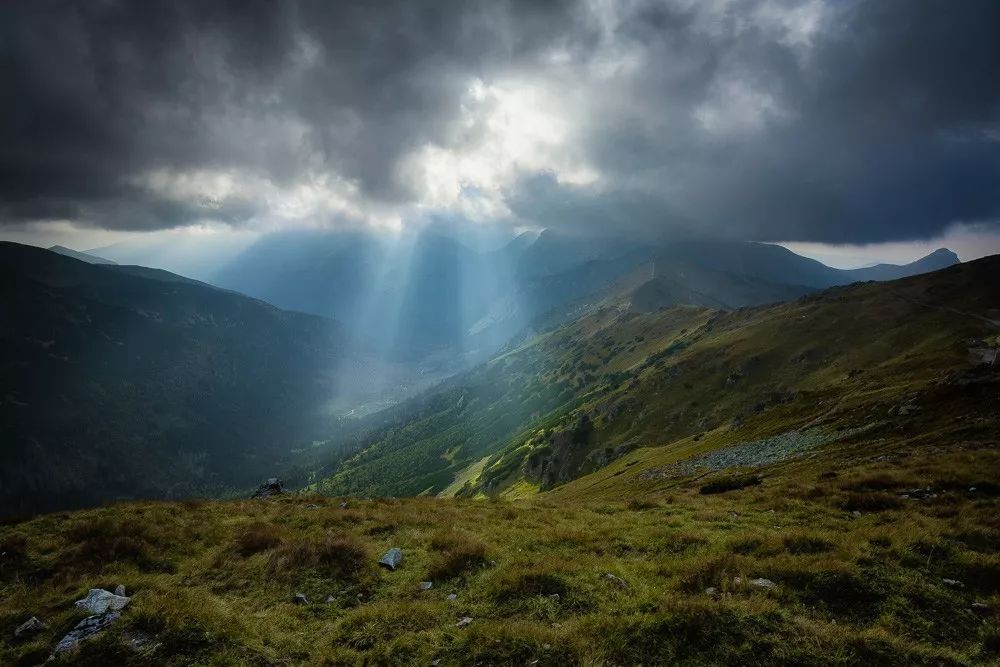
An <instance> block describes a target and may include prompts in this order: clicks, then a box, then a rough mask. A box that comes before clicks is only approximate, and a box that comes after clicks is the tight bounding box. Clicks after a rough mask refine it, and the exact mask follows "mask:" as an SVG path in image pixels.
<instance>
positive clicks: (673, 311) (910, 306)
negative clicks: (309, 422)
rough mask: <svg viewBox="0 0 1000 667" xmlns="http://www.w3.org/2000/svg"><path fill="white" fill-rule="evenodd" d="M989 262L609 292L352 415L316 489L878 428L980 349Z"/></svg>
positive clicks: (510, 475) (477, 482)
mask: <svg viewBox="0 0 1000 667" xmlns="http://www.w3.org/2000/svg"><path fill="white" fill-rule="evenodd" d="M998 271H1000V259H998V258H987V259H984V260H980V261H978V262H972V263H969V264H964V265H960V266H955V267H952V268H949V269H946V270H944V271H940V272H937V273H934V274H928V275H924V276H918V277H914V278H908V279H905V280H901V281H896V282H892V283H864V284H857V285H852V286H848V287H841V288H835V289H832V290H828V291H826V292H823V293H819V294H816V295H812V296H807V297H803V298H801V299H799V300H797V301H795V302H792V303H786V304H779V305H775V306H767V307H758V308H743V309H738V310H735V311H713V310H710V309H707V308H693V307H677V308H669V309H661V310H657V311H654V312H635V311H634V309H633V307H632V303H631V302H630V301H629V300H628V299H625V300H622V298H621V297H618V298H617V299H616V298H615V297H611V298H609V299H608V300H606V301H605V302H604V303H605V307H603V308H602V309H601V310H599V311H598V312H596V313H592V314H590V315H586V316H584V317H583V318H581V319H579V320H577V321H576V322H574V323H572V324H570V325H568V326H565V327H562V328H557V329H554V330H552V331H548V332H545V333H542V334H539V335H538V336H536V337H534V338H532V339H531V340H529V341H527V342H526V343H524V344H523V345H521V346H519V347H517V348H516V349H513V350H510V351H508V352H507V353H506V354H502V355H500V356H498V357H496V358H495V359H493V360H492V361H491V362H490V363H488V364H486V365H484V366H482V367H480V368H478V369H476V370H474V371H472V372H470V373H467V374H465V375H462V376H459V377H457V378H455V379H453V380H452V381H450V382H449V383H448V384H447V385H446V386H444V387H442V388H440V389H439V390H437V391H435V392H432V393H430V394H428V395H426V396H424V397H422V398H421V399H419V400H415V401H413V402H410V403H406V404H403V405H401V406H397V407H396V408H394V409H393V410H392V411H391V412H390V413H386V414H384V415H379V416H378V417H377V420H380V421H373V422H370V423H365V424H362V425H361V426H360V427H359V429H360V430H359V433H358V434H357V435H356V436H355V438H354V439H353V440H352V441H351V442H350V443H349V444H347V445H344V443H337V444H338V446H344V450H345V451H347V452H353V454H351V455H350V456H347V457H345V458H343V459H340V460H336V461H334V463H333V467H332V474H330V475H328V476H327V473H326V472H325V471H321V472H320V475H321V476H325V478H324V479H323V480H322V481H320V482H319V483H318V484H317V485H316V487H315V488H317V489H318V490H321V491H324V492H329V493H358V494H362V493H364V494H376V495H386V494H388V495H415V494H419V493H439V492H441V491H443V490H444V489H446V488H448V489H449V491H453V490H454V488H455V484H454V482H455V480H456V479H459V478H460V477H461V478H465V479H466V480H467V482H466V483H464V484H463V485H462V486H461V487H460V490H459V492H460V493H462V494H464V495H475V494H477V493H485V494H488V495H497V494H503V495H513V496H519V495H523V494H525V493H531V492H534V491H536V490H538V489H542V490H545V489H551V488H555V487H557V486H558V485H560V484H563V483H565V482H567V481H570V480H572V479H575V478H578V477H580V476H581V475H585V474H588V473H590V472H593V471H594V470H597V469H599V468H601V467H603V466H606V465H607V464H609V463H610V462H612V461H614V460H616V459H618V458H620V457H622V456H625V455H626V454H628V453H629V452H631V451H633V450H636V449H651V448H655V449H658V450H663V451H670V452H675V451H676V452H677V453H676V454H664V455H665V456H668V457H669V456H680V455H681V454H682V453H690V452H699V451H708V450H711V449H713V448H719V447H724V446H728V445H735V444H738V443H744V442H755V441H759V440H762V439H766V438H773V437H779V436H781V435H782V434H786V433H792V432H797V431H798V430H805V431H808V433H807V435H805V436H803V438H801V439H802V440H804V441H808V442H815V443H819V442H825V441H827V440H829V438H830V437H832V435H834V434H836V433H838V432H840V431H851V432H854V431H859V433H860V432H861V430H862V429H863V434H864V437H868V438H880V437H884V436H885V434H886V433H892V432H895V431H896V430H897V429H899V428H908V427H912V425H913V424H915V423H916V421H917V420H918V417H915V416H913V415H908V413H911V412H912V413H916V412H917V410H918V409H919V407H920V406H921V405H922V404H924V403H926V401H927V400H928V399H927V395H928V392H929V391H930V390H931V389H932V388H933V387H936V386H938V384H939V383H940V382H942V381H943V379H945V378H947V377H948V375H949V374H950V373H963V372H965V371H967V370H969V369H971V368H973V367H974V366H975V364H977V363H979V362H981V361H982V358H983V357H982V355H983V354H984V350H985V349H986V347H988V344H987V343H984V342H982V341H984V340H994V338H993V337H995V336H996V334H997V332H998V330H1000V324H997V323H996V322H997V321H1000V315H998V313H997V310H996V309H997V306H998V304H1000V286H998V285H997V284H996V281H995V280H993V276H995V275H997V272H998ZM976 341H979V342H976ZM984 346H986V347H984ZM962 387H965V385H962ZM963 390H964V389H963ZM904 405H905V406H909V407H906V408H905V410H904V413H906V414H899V411H900V407H901V406H904ZM893 409H895V412H894V413H892V414H890V412H891V411H892V410H893ZM907 425H910V426H907ZM789 437H793V436H789ZM796 446H797V445H796ZM473 466H475V468H473ZM472 470H475V471H476V472H475V474H470V471H472Z"/></svg>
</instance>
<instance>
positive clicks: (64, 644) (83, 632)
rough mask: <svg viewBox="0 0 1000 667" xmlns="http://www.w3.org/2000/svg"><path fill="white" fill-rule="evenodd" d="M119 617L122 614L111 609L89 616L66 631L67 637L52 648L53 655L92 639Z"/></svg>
mask: <svg viewBox="0 0 1000 667" xmlns="http://www.w3.org/2000/svg"><path fill="white" fill-rule="evenodd" d="M105 592H107V591H105ZM119 618H121V614H120V613H119V612H117V611H109V612H108V613H106V614H98V615H96V616H88V617H87V618H85V619H83V620H82V621H80V622H79V623H77V624H76V627H75V628H73V629H72V630H70V631H69V632H68V633H66V636H65V637H63V638H62V639H60V640H59V643H58V644H56V647H55V648H54V649H52V655H56V654H58V653H62V652H64V651H69V650H71V649H74V648H76V647H77V646H79V645H80V642H82V641H84V640H86V639H90V638H91V637H93V636H94V635H96V634H97V633H99V632H100V631H101V630H103V629H104V628H106V627H108V626H109V625H111V624H112V623H114V622H115V621H117V620H118V619H119Z"/></svg>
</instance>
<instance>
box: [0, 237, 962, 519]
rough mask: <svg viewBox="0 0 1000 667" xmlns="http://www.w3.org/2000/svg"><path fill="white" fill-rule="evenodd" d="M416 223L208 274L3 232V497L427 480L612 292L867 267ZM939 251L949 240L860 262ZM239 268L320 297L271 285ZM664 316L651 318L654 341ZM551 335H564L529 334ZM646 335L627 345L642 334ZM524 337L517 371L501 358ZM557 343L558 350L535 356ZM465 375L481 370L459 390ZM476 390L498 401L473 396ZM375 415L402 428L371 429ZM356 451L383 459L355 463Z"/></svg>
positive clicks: (696, 321)
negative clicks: (456, 233) (397, 238)
mask: <svg viewBox="0 0 1000 667" xmlns="http://www.w3.org/2000/svg"><path fill="white" fill-rule="evenodd" d="M411 241H412V242H411V243H408V244H396V245H390V244H388V243H385V242H381V243H376V242H375V239H373V238H372V237H370V236H367V235H328V234H323V235H317V236H312V235H304V236H303V235H298V234H296V235H280V236H274V237H267V238H265V239H264V240H262V241H261V242H260V243H259V244H257V245H255V246H253V247H252V248H251V249H249V250H248V251H247V252H246V253H245V256H244V258H243V259H242V260H241V261H237V262H233V263H231V264H229V265H227V266H226V267H225V268H224V270H223V269H220V272H219V273H218V275H219V276H220V277H222V278H224V279H223V280H220V283H221V285H222V286H220V287H217V286H214V285H210V284H208V283H205V282H202V281H199V280H196V279H194V278H189V277H184V276H180V275H177V274H174V273H171V272H169V271H165V270H163V269H159V268H150V267H143V266H135V265H128V264H111V263H104V262H102V259H103V255H98V254H96V253H85V254H84V255H83V256H81V257H75V256H74V254H73V253H72V252H70V251H67V250H65V249H58V250H52V251H46V250H41V249H37V248H32V247H27V246H20V245H17V244H11V243H5V244H3V245H2V246H0V255H2V260H3V277H4V302H5V304H6V308H5V311H6V313H7V316H6V318H5V322H4V326H3V329H2V332H3V338H4V357H3V363H2V365H0V368H3V373H2V375H0V389H2V395H3V397H4V399H3V407H2V418H3V426H4V430H5V432H6V433H10V434H12V440H11V442H12V443H13V444H12V446H10V447H8V448H6V449H5V452H4V465H3V472H2V475H3V480H2V481H3V485H2V488H3V490H4V492H3V498H2V499H0V500H3V501H4V502H5V504H6V506H7V507H9V508H11V509H12V510H15V509H20V510H32V509H39V508H44V507H52V508H54V507H62V506H72V505H80V504H87V503H92V502H95V501H98V500H102V499H108V498H114V497H120V496H124V497H130V496H153V497H162V496H168V497H169V496H183V495H191V494H212V495H217V494H220V493H237V492H240V491H241V490H242V489H245V488H247V487H249V486H252V485H253V483H254V482H255V481H256V480H257V478H258V477H260V476H261V475H262V474H265V473H269V472H271V471H272V470H281V471H282V473H283V474H284V475H285V476H287V477H288V478H289V479H290V480H292V481H296V482H299V483H303V484H305V483H314V482H316V481H317V480H324V479H325V480H326V481H323V482H322V484H324V485H326V486H328V487H330V488H338V489H339V488H345V489H346V488H349V489H352V490H356V491H359V492H360V491H362V490H363V491H364V492H370V493H383V492H384V493H389V492H392V493H398V492H403V491H405V492H407V493H419V492H424V491H433V492H435V493H437V492H440V491H441V490H442V489H443V488H445V487H447V486H449V485H450V484H452V483H453V481H454V479H455V476H456V474H457V473H458V472H459V471H460V470H461V469H462V468H463V467H464V466H466V465H471V464H472V463H474V462H476V461H479V460H480V459H482V458H483V457H484V456H486V455H492V454H493V453H495V452H497V451H499V449H500V448H501V446H502V445H503V444H504V443H505V442H506V441H507V439H508V438H510V437H511V436H513V435H514V433H515V432H517V431H518V430H519V429H523V428H525V427H526V426H527V425H529V424H531V423H532V419H535V418H537V417H538V415H539V414H549V413H551V412H552V411H553V410H555V409H557V408H559V409H566V407H567V406H568V405H569V404H572V403H574V402H576V401H579V400H582V399H581V397H582V396H583V395H584V394H586V393H587V391H590V389H586V388H588V387H590V385H591V383H593V382H596V381H597V379H598V377H599V375H600V373H598V372H597V371H596V370H595V369H596V367H594V368H590V366H589V365H581V364H591V363H592V362H583V361H581V359H580V358H575V357H574V358H573V359H572V360H566V359H564V358H563V357H564V354H565V350H567V349H570V348H572V347H573V346H577V345H582V344H584V342H585V338H584V337H583V336H582V334H581V333H580V332H581V329H580V327H584V328H589V327H593V326H598V325H597V324H595V323H596V322H604V321H605V320H607V318H608V317H609V315H608V313H613V314H614V317H612V318H611V320H609V321H617V320H616V319H615V318H631V317H636V316H640V315H645V314H648V316H649V317H652V318H654V319H655V318H657V317H661V316H662V317H664V318H666V319H665V320H664V322H672V321H674V320H675V319H676V320H677V321H678V322H681V323H683V325H684V326H682V327H680V328H684V329H688V330H694V329H696V328H697V327H698V326H701V325H703V324H704V322H703V320H704V319H705V318H706V317H709V315H707V314H706V313H710V312H725V311H728V310H731V309H733V308H741V307H745V306H752V305H759V304H763V303H775V302H782V301H788V300H793V299H797V298H799V297H802V296H803V295H806V294H808V293H810V292H812V291H815V290H816V289H818V288H821V287H825V286H828V285H831V284H841V283H846V282H850V281H851V280H852V278H853V277H855V276H858V277H864V276H865V275H867V274H863V273H853V272H845V271H839V270H836V269H831V268H829V267H826V266H824V265H822V264H820V263H818V262H815V261H813V260H809V259H806V258H802V257H799V256H797V255H795V254H794V253H791V252H790V251H788V250H786V249H784V248H780V247H777V246H770V245H761V244H751V243H732V242H722V241H705V240H699V241H685V242H675V243H673V244H669V245H661V246H657V247H650V246H636V245H635V244H625V243H615V242H600V241H599V240H595V239H577V238H569V237H562V236H558V235H554V234H549V233H542V234H541V235H537V236H536V235H525V236H522V237H519V238H518V239H515V240H514V241H513V242H511V243H509V244H507V245H506V246H503V247H501V248H499V249H495V250H492V251H487V252H482V253H474V252H472V251H471V250H469V249H468V248H467V247H465V246H464V245H462V244H460V243H458V242H456V241H454V240H449V239H444V238H442V237H440V236H435V235H430V236H424V237H420V238H415V239H411ZM390 258H391V260H390ZM954 260H955V257H954V255H953V254H950V253H948V252H947V251H940V252H938V253H935V254H934V255H932V256H931V257H929V258H925V259H924V260H920V262H918V263H915V264H913V265H907V266H903V267H886V266H880V267H876V269H873V271H876V272H877V273H878V275H879V276H888V275H894V274H906V273H909V272H913V271H918V270H921V269H924V268H929V267H931V266H935V265H937V264H940V263H949V262H952V261H954ZM104 261H106V262H112V261H115V260H114V259H110V260H104ZM251 266H252V267H254V270H250V267H251ZM293 286H294V289H293ZM240 287H242V288H243V289H245V291H246V292H248V293H250V294H252V295H258V296H267V297H271V298H273V299H274V300H275V301H277V302H279V303H283V304H284V305H285V306H287V307H289V308H299V309H301V310H302V311H312V312H297V311H296V310H282V309H279V308H277V307H275V306H273V305H270V304H269V303H267V302H265V301H262V300H259V299H258V298H254V297H252V296H245V295H244V294H243V293H240V291H237V290H236V289H233V288H240ZM678 304H683V306H681V307H680V309H679V310H677V309H676V308H675V307H676V306H678ZM664 309H666V310H665V311H664ZM318 311H324V312H338V311H339V312H341V313H342V314H344V315H345V316H347V317H349V318H353V324H352V325H349V326H348V325H345V324H344V323H343V322H339V321H335V320H333V319H329V318H326V317H324V316H321V315H317V314H315V313H316V312H318ZM663 312H667V313H670V314H668V315H662V313H663ZM581 318H582V319H581ZM678 318H679V319H678ZM600 326H602V327H603V326H605V325H604V324H602V325H600ZM657 326H660V325H657ZM663 326H666V325H665V324H664V325H663ZM540 332H541V337H540V338H539V333H540ZM544 332H549V333H544ZM637 335H638V334H637ZM664 335H665V333H663V331H660V332H659V333H658V334H657V337H656V338H655V340H658V341H660V343H662V344H667V343H665V342H664V341H665V340H666V339H665V338H663V336H664ZM546 336H554V337H555V338H547V337H546ZM547 340H552V341H558V343H557V344H555V347H552V348H551V349H549V347H548V345H550V343H547V342H539V341H547ZM649 340H650V343H645V344H638V343H631V344H628V345H630V346H631V348H636V346H637V345H638V349H643V350H646V351H647V352H649V353H653V352H656V350H655V349H649V350H647V349H646V348H647V347H648V346H649V345H651V344H652V340H653V338H649ZM403 343H405V345H403ZM660 343H658V344H660ZM525 344H527V345H528V346H529V347H528V348H524V347H523V346H524V345H525ZM622 344H623V345H624V344H626V343H624V342H623V343H622ZM670 344H672V343H670ZM498 350H499V351H501V355H500V356H498V357H495V358H492V360H489V359H490V357H491V355H492V354H493V353H495V352H496V351H498ZM594 354H598V353H597V352H594ZM599 354H600V356H601V357H603V356H606V355H607V354H610V352H607V351H602V352H600V353H599ZM532 356H536V357H538V359H537V361H536V362H532V363H533V364H535V365H534V366H533V367H532V371H531V372H530V373H529V375H528V376H525V377H522V376H521V375H518V374H517V373H513V370H511V371H509V372H508V371H507V370H506V369H508V367H510V368H511V369H514V368H521V364H522V363H527V362H525V361H524V360H526V359H528V358H530V357H532ZM487 360H489V361H487ZM500 360H503V361H502V362H501V361H500ZM557 360H558V362H557ZM483 361H487V363H485V365H482V366H476V364H477V363H479V362H483ZM553 364H556V365H557V366H558V367H560V368H561V370H560V371H559V372H556V373H555V374H554V375H551V376H550V375H547V374H546V373H549V372H554V371H553V370H552V369H551V368H550V366H552V365H553ZM466 369H471V370H466ZM546 369H548V370H546ZM456 373H457V375H456ZM512 373H513V374H512ZM449 376H451V378H450V379H447V380H445V381H444V384H442V385H441V386H440V387H439V388H438V389H436V390H433V391H432V392H431V393H429V394H423V395H421V396H420V397H418V398H414V399H412V400H411V401H409V402H404V403H401V404H400V405H399V406H397V407H394V408H391V409H389V410H388V411H383V412H378V410H379V409H380V408H384V407H386V406H391V405H392V404H393V403H398V402H399V401H400V400H404V399H406V398H407V397H408V396H412V395H414V394H415V393H416V392H419V391H421V390H427V389H428V388H429V387H432V386H434V384H435V383H436V382H438V381H440V380H442V379H443V378H447V377H449ZM470 386H471V387H473V388H474V389H472V390H470V389H469V387H470ZM463 387H464V389H460V388H463ZM585 389H586V391H585ZM470 391H471V392H472V393H469V392H470ZM477 392H485V394H483V396H481V397H480V398H478V399H477V400H472V398H470V397H471V396H473V395H477ZM510 392H515V394H516V396H517V397H519V398H517V399H516V400H515V394H511V393H510ZM442 401H444V403H442ZM497 401H499V403H497ZM442 405H446V406H447V405H452V406H454V405H459V406H460V409H457V410H452V412H453V413H454V414H452V416H451V417H449V419H453V420H455V421H454V428H451V427H449V428H451V430H447V429H445V430H447V436H446V437H445V438H444V440H440V442H439V441H438V438H439V435H438V432H439V431H440V430H441V429H443V428H444V427H435V428H431V429H429V430H428V431H427V433H428V435H429V436H431V439H432V440H434V441H435V442H436V443H438V444H435V445H434V446H433V447H431V450H428V451H430V454H428V453H427V451H425V450H424V449H421V447H418V446H417V444H418V442H419V441H413V440H412V439H410V436H408V435H403V434H404V433H407V431H406V430H405V429H404V430H398V429H397V427H398V426H400V425H401V424H406V423H411V422H421V420H422V418H416V417H415V416H414V415H423V414H424V413H426V412H427V411H430V413H436V412H440V411H441V409H442V407H441V406H442ZM54 406H57V408H58V409H54ZM473 406H476V407H473ZM560 406H562V407H561V408H560ZM487 408H488V409H487ZM449 409H450V408H449ZM470 409H472V410H476V409H487V412H488V413H490V414H487V415H483V416H475V417H474V418H468V411H469V410H470ZM445 412H448V411H447V410H446V411H445ZM373 413H374V414H373ZM365 415H371V416H370V417H367V418H365ZM533 415H534V417H533ZM359 417H361V418H362V419H360V420H359V419H357V418H359ZM481 417H482V418H481ZM482 419H486V421H485V422H484V421H482ZM372 424H391V425H392V426H391V429H397V430H393V434H394V435H393V436H392V439H391V440H390V441H389V442H383V440H384V437H385V435H384V434H383V435H379V434H380V433H381V431H379V427H376V428H374V430H373V429H372V428H371V425H372ZM400 438H402V440H400ZM401 443H402V444H401ZM442 443H447V444H442ZM404 445H405V446H404ZM397 450H401V451H404V452H407V453H406V454H405V455H403V454H401V453H400V451H397ZM386 452H389V454H388V458H386V457H385V456H383V454H384V453H386ZM417 452H422V453H420V455H419V456H418V455H417ZM363 460H364V461H370V462H371V463H370V464H368V467H367V468H365V466H360V464H359V462H360V461H363ZM361 468H365V469H372V470H377V472H376V473H375V474H374V477H371V479H369V478H368V477H366V476H365V474H362V473H361ZM392 471H396V472H392ZM334 480H341V481H334ZM343 480H349V481H348V482H344V481H343ZM366 480H368V481H366ZM344 484H347V486H344Z"/></svg>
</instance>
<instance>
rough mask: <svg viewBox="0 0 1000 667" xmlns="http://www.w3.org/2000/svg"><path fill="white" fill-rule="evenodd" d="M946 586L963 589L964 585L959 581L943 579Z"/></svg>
mask: <svg viewBox="0 0 1000 667" xmlns="http://www.w3.org/2000/svg"><path fill="white" fill-rule="evenodd" d="M941 581H943V582H944V583H945V585H946V586H953V587H955V588H963V587H964V584H963V583H962V582H961V581H959V580H958V579H942V580H941Z"/></svg>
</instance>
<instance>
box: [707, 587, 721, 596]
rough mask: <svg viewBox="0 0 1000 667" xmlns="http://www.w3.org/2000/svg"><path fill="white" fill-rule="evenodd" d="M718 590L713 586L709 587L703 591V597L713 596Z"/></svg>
mask: <svg viewBox="0 0 1000 667" xmlns="http://www.w3.org/2000/svg"><path fill="white" fill-rule="evenodd" d="M717 590H719V589H717V588H716V587H715V586H709V587H708V588H706V589H705V595H715V592H716V591H717Z"/></svg>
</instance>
